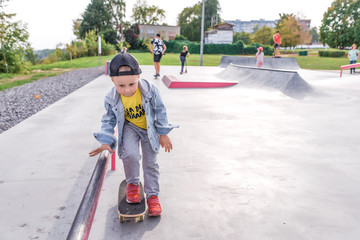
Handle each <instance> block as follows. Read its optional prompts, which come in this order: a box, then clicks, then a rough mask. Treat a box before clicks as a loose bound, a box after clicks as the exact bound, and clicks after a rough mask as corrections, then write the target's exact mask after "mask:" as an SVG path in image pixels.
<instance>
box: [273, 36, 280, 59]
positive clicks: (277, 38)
mask: <svg viewBox="0 0 360 240" xmlns="http://www.w3.org/2000/svg"><path fill="white" fill-rule="evenodd" d="M273 39H274V57H280V51H279V48H280V44H281V36H280V32H279V31H276V33H275V35H274V36H273Z"/></svg>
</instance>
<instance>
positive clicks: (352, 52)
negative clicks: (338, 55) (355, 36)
mask: <svg viewBox="0 0 360 240" xmlns="http://www.w3.org/2000/svg"><path fill="white" fill-rule="evenodd" d="M356 47H357V46H356V44H355V43H354V44H353V45H352V46H351V50H350V51H349V53H348V58H349V61H350V64H354V63H356V60H357V59H358V57H359V50H357V49H356ZM353 73H354V74H355V68H350V74H353Z"/></svg>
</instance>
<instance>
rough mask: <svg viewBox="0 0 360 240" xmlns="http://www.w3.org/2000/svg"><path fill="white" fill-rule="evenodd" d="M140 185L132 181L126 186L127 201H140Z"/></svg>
mask: <svg viewBox="0 0 360 240" xmlns="http://www.w3.org/2000/svg"><path fill="white" fill-rule="evenodd" d="M140 200H141V199H140V185H135V184H132V183H130V184H129V185H127V187H126V201H127V202H128V203H139V202H140Z"/></svg>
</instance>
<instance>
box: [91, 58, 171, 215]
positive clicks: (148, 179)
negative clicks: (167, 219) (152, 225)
mask: <svg viewBox="0 0 360 240" xmlns="http://www.w3.org/2000/svg"><path fill="white" fill-rule="evenodd" d="M140 74H141V69H140V67H139V64H138V62H137V60H136V59H135V58H134V57H133V56H132V55H130V54H128V53H120V54H118V55H116V56H115V57H114V58H113V59H112V60H111V62H110V78H111V80H112V82H113V83H114V86H113V87H112V88H111V89H110V91H109V92H108V93H107V94H106V96H105V100H104V101H105V103H104V105H105V114H104V115H103V117H102V120H101V131H100V132H95V133H94V137H95V138H96V140H98V141H99V142H100V143H101V146H100V147H98V148H96V149H95V150H93V151H91V152H90V153H89V155H90V156H91V157H93V156H95V155H97V154H98V153H100V152H102V151H104V150H108V151H110V152H111V153H113V152H114V151H115V149H116V147H117V149H118V150H117V153H118V155H119V158H121V159H122V161H123V166H124V171H125V178H126V182H127V189H126V191H127V193H126V201H127V202H128V203H139V202H140V201H141V195H140V160H141V158H142V167H143V176H144V191H145V194H146V198H147V205H148V209H149V215H150V216H159V215H161V213H162V209H161V205H160V201H159V198H158V195H159V165H158V163H157V154H158V153H159V149H160V145H161V147H163V148H165V152H170V150H172V147H173V145H172V143H171V140H170V138H169V136H168V134H169V132H170V131H171V130H172V129H173V128H175V127H178V126H174V125H171V124H169V123H168V120H167V113H166V108H165V105H164V103H163V101H162V99H161V97H160V93H159V90H158V88H157V87H156V86H155V85H154V84H152V83H151V82H149V81H147V80H145V79H142V78H140ZM116 125H117V127H118V134H117V140H116V137H115V136H114V128H115V126H116ZM140 143H141V150H142V152H141V154H140V149H139V147H140ZM141 156H142V157H141Z"/></svg>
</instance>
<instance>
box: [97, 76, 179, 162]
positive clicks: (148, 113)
mask: <svg viewBox="0 0 360 240" xmlns="http://www.w3.org/2000/svg"><path fill="white" fill-rule="evenodd" d="M139 89H140V92H141V95H142V105H143V108H144V110H145V117H146V124H147V134H148V138H149V140H150V143H151V146H152V149H153V150H154V151H155V152H159V148H160V142H159V137H160V135H167V134H168V133H169V132H170V131H171V130H172V129H173V128H177V127H179V126H175V125H171V124H169V123H168V120H167V115H166V108H165V106H164V103H163V101H162V99H161V97H160V94H159V90H158V88H157V87H156V86H155V85H153V84H152V83H150V82H149V81H147V80H145V79H140V80H139ZM105 110H106V113H105V114H104V115H103V117H102V119H101V131H100V132H95V133H94V137H95V138H96V139H97V140H98V141H99V142H100V143H101V144H108V145H110V146H111V148H112V149H113V150H115V149H116V142H117V147H118V155H119V156H120V155H121V154H122V148H121V147H120V146H121V141H122V137H123V136H122V135H123V126H124V123H125V110H124V107H123V104H122V102H121V98H120V94H119V93H118V92H117V91H116V88H115V87H113V88H111V89H110V91H109V92H108V93H107V94H106V96H105ZM116 124H117V125H118V135H117V139H118V141H116V138H115V136H114V128H115V126H116Z"/></svg>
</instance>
